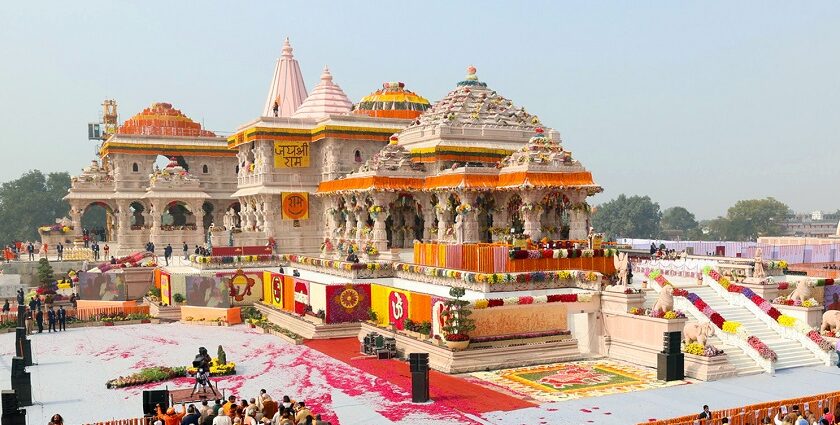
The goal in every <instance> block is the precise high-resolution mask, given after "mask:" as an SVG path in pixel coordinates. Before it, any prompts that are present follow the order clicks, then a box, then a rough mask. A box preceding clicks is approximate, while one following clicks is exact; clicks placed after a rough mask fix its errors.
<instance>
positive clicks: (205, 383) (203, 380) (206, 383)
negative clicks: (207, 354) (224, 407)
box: [190, 369, 218, 398]
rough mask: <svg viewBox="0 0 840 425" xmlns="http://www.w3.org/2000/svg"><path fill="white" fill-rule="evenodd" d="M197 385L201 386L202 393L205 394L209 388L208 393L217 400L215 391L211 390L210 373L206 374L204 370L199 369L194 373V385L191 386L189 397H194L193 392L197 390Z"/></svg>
mask: <svg viewBox="0 0 840 425" xmlns="http://www.w3.org/2000/svg"><path fill="white" fill-rule="evenodd" d="M199 385H201V392H202V393H207V387H210V391H211V392H212V393H213V396H215V397H216V398H218V394H216V389H215V388H213V382H211V381H210V373H208V372H207V371H205V370H204V369H199V370H198V372H196V374H195V384H194V385H193V390H192V392H191V393H190V397H192V396H193V395H195V391H196V390H197V389H198V386H199Z"/></svg>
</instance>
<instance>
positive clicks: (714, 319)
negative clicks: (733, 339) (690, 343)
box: [709, 313, 724, 329]
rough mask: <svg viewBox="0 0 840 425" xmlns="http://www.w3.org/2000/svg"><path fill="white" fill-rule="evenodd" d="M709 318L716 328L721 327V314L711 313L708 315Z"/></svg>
mask: <svg viewBox="0 0 840 425" xmlns="http://www.w3.org/2000/svg"><path fill="white" fill-rule="evenodd" d="M709 320H710V321H711V322H712V323H714V324H715V326H717V327H718V329H723V322H724V320H723V316H721V315H720V314H719V313H712V315H711V316H709Z"/></svg>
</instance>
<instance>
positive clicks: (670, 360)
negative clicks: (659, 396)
mask: <svg viewBox="0 0 840 425" xmlns="http://www.w3.org/2000/svg"><path fill="white" fill-rule="evenodd" d="M656 379H658V380H660V381H679V380H682V379H685V355H683V353H677V354H666V353H659V354H657V355H656Z"/></svg>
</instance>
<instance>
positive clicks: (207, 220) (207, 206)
mask: <svg viewBox="0 0 840 425" xmlns="http://www.w3.org/2000/svg"><path fill="white" fill-rule="evenodd" d="M215 208H216V207H215V206H214V205H213V204H211V203H210V202H204V204H202V205H201V211H202V214H203V215H204V233H207V230H208V229H210V226H211V225H212V224H215V223H214V221H215V220H214V219H213V211H214V210H215Z"/></svg>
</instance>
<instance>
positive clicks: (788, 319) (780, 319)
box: [703, 266, 833, 351]
mask: <svg viewBox="0 0 840 425" xmlns="http://www.w3.org/2000/svg"><path fill="white" fill-rule="evenodd" d="M703 274H705V275H707V276H709V277H710V278H712V280H714V281H715V282H717V283H718V285H720V286H721V287H722V288H723V289H725V290H726V291H727V292H731V293H736V294H741V295H743V296H744V297H746V298H747V299H749V300H750V301H752V303H753V304H755V305H756V306H758V308H759V309H761V311H763V312H764V313H765V314H767V315H768V316H770V317H771V318H772V319H773V320H775V321H776V322H777V323H778V324H779V325H780V326H783V327H786V328H793V329H795V330H796V331H797V332H799V333H801V334H803V335H805V336H807V337H808V338H810V339H811V341H814V343H816V344H817V345H819V347H820V349H822V350H823V351H829V350H831V349H832V348H833V347H832V346H831V343H829V342H828V341H826V340H824V339H823V338H822V336H820V334H819V332H817V331H815V330H814V329H812V328H811V327H810V326H808V324H807V323H804V322H802V321H801V320H799V319H797V318H795V317H792V316H788V315H784V314H782V312H780V311H779V310H778V309H777V308H776V307H773V306H772V305H771V303H770V302H769V301H767V300H765V299H764V298H763V297H761V296H760V295H758V294H756V293H755V292H753V291H752V289H750V288H746V287H743V286H740V285H736V284H734V283H731V282H729V279H727V278H726V277H725V276H722V275H721V274H720V273H718V271H717V270H714V269H712V268H711V266H706V267H704V268H703ZM832 283H833V281H832Z"/></svg>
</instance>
